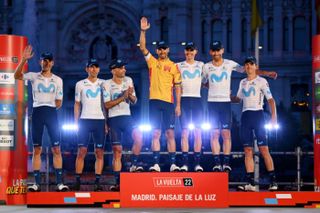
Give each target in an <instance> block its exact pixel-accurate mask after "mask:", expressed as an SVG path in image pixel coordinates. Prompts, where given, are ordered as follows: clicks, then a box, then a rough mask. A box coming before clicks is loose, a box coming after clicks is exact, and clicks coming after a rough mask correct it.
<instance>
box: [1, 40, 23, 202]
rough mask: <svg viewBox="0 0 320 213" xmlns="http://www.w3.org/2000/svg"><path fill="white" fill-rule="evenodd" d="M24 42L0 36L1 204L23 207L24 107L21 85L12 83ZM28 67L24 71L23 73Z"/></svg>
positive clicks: (21, 83) (20, 83)
mask: <svg viewBox="0 0 320 213" xmlns="http://www.w3.org/2000/svg"><path fill="white" fill-rule="evenodd" d="M27 42H28V41H27V38H26V37H22V36H14V35H0V47H1V48H0V156H1V160H0V202H1V203H4V204H8V205H13V204H26V191H27V185H26V182H27V181H26V180H27V143H26V132H25V125H26V124H25V122H24V121H25V119H26V116H27V115H26V107H27V103H26V101H25V98H24V92H25V91H24V90H25V87H24V82H23V81H15V79H14V70H15V68H16V67H17V66H18V64H19V62H20V60H21V58H22V53H23V50H24V48H25V47H26V45H27ZM26 70H27V66H25V67H24V71H26Z"/></svg>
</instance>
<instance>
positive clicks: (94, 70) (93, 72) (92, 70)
mask: <svg viewBox="0 0 320 213" xmlns="http://www.w3.org/2000/svg"><path fill="white" fill-rule="evenodd" d="M86 71H87V73H88V76H89V77H91V78H96V77H98V74H99V72H100V67H99V66H97V65H95V64H93V65H91V66H89V67H87V68H86Z"/></svg>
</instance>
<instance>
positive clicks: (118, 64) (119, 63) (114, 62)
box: [109, 58, 127, 70]
mask: <svg viewBox="0 0 320 213" xmlns="http://www.w3.org/2000/svg"><path fill="white" fill-rule="evenodd" d="M126 64H127V63H126V62H124V61H123V60H121V59H118V58H117V59H113V60H112V61H111V62H110V64H109V68H110V69H111V70H112V69H115V68H121V67H123V66H124V65H126Z"/></svg>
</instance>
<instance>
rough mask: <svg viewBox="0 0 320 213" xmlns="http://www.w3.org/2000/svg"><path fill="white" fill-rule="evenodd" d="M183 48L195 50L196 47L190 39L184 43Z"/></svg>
mask: <svg viewBox="0 0 320 213" xmlns="http://www.w3.org/2000/svg"><path fill="white" fill-rule="evenodd" d="M184 49H185V50H195V49H197V48H196V45H195V44H194V43H193V42H192V41H190V42H187V43H186V47H185V48H184Z"/></svg>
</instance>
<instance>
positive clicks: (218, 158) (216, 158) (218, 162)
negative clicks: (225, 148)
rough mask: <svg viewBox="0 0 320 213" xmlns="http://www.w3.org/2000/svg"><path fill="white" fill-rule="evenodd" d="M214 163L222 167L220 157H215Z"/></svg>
mask: <svg viewBox="0 0 320 213" xmlns="http://www.w3.org/2000/svg"><path fill="white" fill-rule="evenodd" d="M213 163H214V165H215V166H220V165H221V162H220V155H213Z"/></svg>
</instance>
